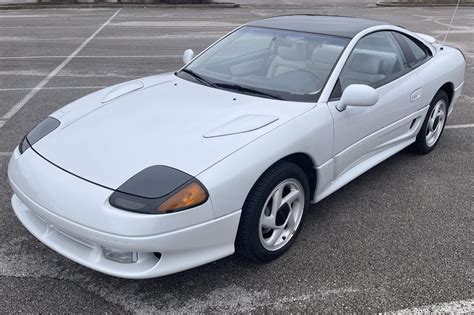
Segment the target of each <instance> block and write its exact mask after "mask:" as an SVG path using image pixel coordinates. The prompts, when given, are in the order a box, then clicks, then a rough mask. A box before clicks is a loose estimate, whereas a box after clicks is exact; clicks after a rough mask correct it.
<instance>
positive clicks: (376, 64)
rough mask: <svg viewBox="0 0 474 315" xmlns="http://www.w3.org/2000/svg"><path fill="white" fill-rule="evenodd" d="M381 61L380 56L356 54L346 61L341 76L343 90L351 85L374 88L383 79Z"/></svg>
mask: <svg viewBox="0 0 474 315" xmlns="http://www.w3.org/2000/svg"><path fill="white" fill-rule="evenodd" d="M385 77H386V76H385V74H384V66H383V59H382V58H381V57H380V56H376V55H369V54H365V53H356V54H354V55H353V56H352V58H351V59H350V60H348V67H347V69H344V71H343V73H342V74H341V76H340V78H341V84H342V87H343V89H344V88H346V87H347V86H349V85H351V84H367V85H370V86H374V85H375V84H376V83H377V82H379V81H381V80H383V79H385Z"/></svg>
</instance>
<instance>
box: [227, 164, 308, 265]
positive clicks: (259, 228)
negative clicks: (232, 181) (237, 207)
mask: <svg viewBox="0 0 474 315" xmlns="http://www.w3.org/2000/svg"><path fill="white" fill-rule="evenodd" d="M308 203H309V184H308V179H307V177H306V175H305V173H304V172H303V170H301V168H300V167H298V166H297V165H296V164H293V163H289V162H283V163H280V164H277V165H275V166H274V167H272V168H271V169H270V170H268V171H267V172H265V174H263V175H262V177H261V178H260V179H259V180H258V182H257V183H256V184H255V186H254V187H253V188H252V191H251V192H250V194H249V196H248V197H247V200H246V202H245V204H244V207H243V209H242V216H241V218H240V224H239V230H238V233H237V239H236V248H237V251H238V252H239V253H240V254H242V255H244V256H246V257H248V258H250V259H252V260H254V261H257V262H266V261H270V260H273V259H275V258H277V257H278V256H280V255H282V254H283V253H284V252H285V251H286V250H287V249H288V248H289V247H290V246H291V244H292V243H293V242H294V240H295V237H296V235H297V234H298V232H299V231H300V229H301V225H302V222H303V218H304V214H305V210H306V209H307V208H308Z"/></svg>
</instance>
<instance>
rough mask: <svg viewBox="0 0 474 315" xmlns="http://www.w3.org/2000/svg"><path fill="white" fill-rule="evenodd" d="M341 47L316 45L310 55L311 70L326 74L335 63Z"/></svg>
mask: <svg viewBox="0 0 474 315" xmlns="http://www.w3.org/2000/svg"><path fill="white" fill-rule="evenodd" d="M342 49H343V47H341V46H334V45H326V44H322V45H319V46H318V47H316V48H315V49H314V51H313V54H312V55H311V65H310V68H311V70H315V72H316V73H317V74H319V75H321V74H323V75H324V76H326V75H327V74H329V72H330V71H331V69H332V67H333V66H334V65H335V64H336V61H337V58H338V57H339V55H340V53H341V51H342Z"/></svg>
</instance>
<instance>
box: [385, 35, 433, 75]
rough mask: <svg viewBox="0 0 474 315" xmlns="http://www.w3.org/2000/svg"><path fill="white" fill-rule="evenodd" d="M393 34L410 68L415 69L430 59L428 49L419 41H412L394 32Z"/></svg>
mask: <svg viewBox="0 0 474 315" xmlns="http://www.w3.org/2000/svg"><path fill="white" fill-rule="evenodd" d="M393 34H394V35H395V37H396V38H397V40H398V42H399V43H400V45H401V46H402V48H403V50H404V51H405V53H406V55H407V59H408V65H409V66H410V67H416V66H417V65H419V64H421V63H423V62H424V61H425V60H426V59H427V58H429V57H430V51H429V49H428V48H427V47H426V46H425V45H423V44H422V43H420V41H418V40H416V39H412V38H410V37H408V36H405V35H403V34H401V33H397V32H394V33H393Z"/></svg>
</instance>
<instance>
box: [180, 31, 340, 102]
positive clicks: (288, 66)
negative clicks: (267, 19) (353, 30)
mask: <svg viewBox="0 0 474 315" xmlns="http://www.w3.org/2000/svg"><path fill="white" fill-rule="evenodd" d="M348 42H349V39H347V38H342V37H336V36H329V35H322V34H313V33H305V32H295V31H288V30H279V29H267V28H260V27H249V26H246V27H242V28H240V29H239V30H237V31H235V32H234V33H232V34H230V35H229V36H227V37H225V38H224V39H222V40H221V41H220V42H218V43H217V44H216V45H214V46H212V47H211V48H209V49H208V50H207V51H205V52H204V53H203V54H202V55H200V56H199V57H198V58H196V59H195V60H194V61H193V62H191V63H190V64H189V65H188V66H187V67H186V69H187V70H191V71H192V72H194V73H195V74H198V75H199V76H200V77H202V78H204V79H206V80H207V81H208V82H210V83H212V85H213V86H214V87H216V88H222V89H227V90H233V91H237V92H241V93H248V94H252V92H254V93H253V94H254V95H256V96H262V95H263V96H273V97H275V98H280V99H283V100H289V101H302V102H314V101H316V100H317V98H318V96H319V93H320V92H321V90H322V88H323V86H324V84H325V83H326V80H327V78H328V77H329V75H330V73H331V71H332V69H333V68H334V66H335V64H336V62H337V60H338V58H339V56H340V55H341V53H342V51H343V50H344V48H345V46H346V45H347V43H348ZM178 76H180V77H182V78H183V79H188V80H193V78H192V77H191V76H190V75H189V73H186V72H179V73H178ZM201 81H202V80H201ZM196 82H197V81H196ZM251 90H253V91H251ZM265 94H266V95H265Z"/></svg>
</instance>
